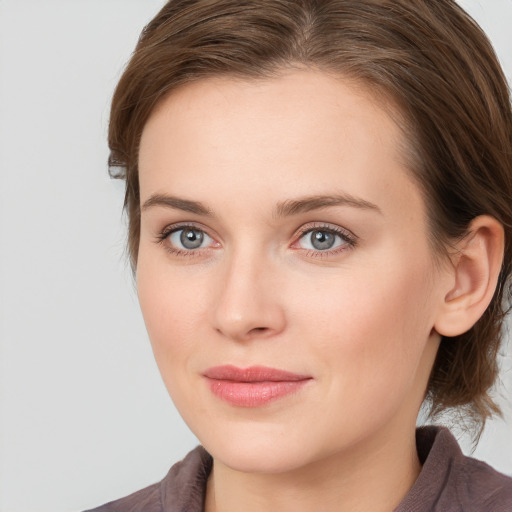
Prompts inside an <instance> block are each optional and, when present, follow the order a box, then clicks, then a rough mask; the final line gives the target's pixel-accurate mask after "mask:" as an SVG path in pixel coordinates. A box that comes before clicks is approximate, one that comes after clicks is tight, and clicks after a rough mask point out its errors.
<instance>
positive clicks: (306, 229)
mask: <svg viewBox="0 0 512 512" xmlns="http://www.w3.org/2000/svg"><path fill="white" fill-rule="evenodd" d="M186 229H191V230H197V231H201V232H203V233H204V234H206V235H207V236H208V237H210V235H208V233H207V231H206V230H205V229H204V228H202V227H201V226H198V225H196V224H191V223H189V224H178V225H176V224H173V225H171V226H167V227H166V228H164V229H163V230H162V231H161V232H160V233H159V234H158V235H157V239H156V243H158V244H161V245H163V246H164V247H165V249H166V251H167V252H169V253H170V254H172V255H173V256H178V257H181V256H185V257H194V256H199V255H200V254H201V252H202V249H206V247H203V248H198V249H195V250H194V249H178V248H176V247H173V246H171V245H170V244H166V243H165V242H166V240H168V238H169V236H170V235H172V234H173V233H176V232H178V231H182V230H186ZM314 231H323V232H326V233H330V234H333V235H336V236H338V237H339V238H341V240H342V241H343V242H344V243H343V244H342V245H341V246H339V247H336V248H335V249H326V250H324V251H322V250H313V249H305V251H306V252H305V255H306V257H313V258H322V257H327V256H335V255H337V254H339V253H341V252H343V251H346V250H350V249H353V248H354V247H355V246H356V245H357V237H356V236H355V235H354V234H353V233H352V232H350V231H349V230H347V229H344V228H341V227H339V226H336V225H331V224H329V225H328V224H322V223H312V224H307V225H306V226H303V227H302V228H301V229H300V230H299V232H298V233H297V234H295V235H294V237H293V238H294V239H295V242H294V243H293V244H292V247H293V246H294V245H296V244H297V243H298V242H299V241H300V240H301V239H302V238H303V237H305V236H306V235H307V234H309V233H312V232H314ZM210 238H212V239H213V240H214V238H213V237H210ZM299 249H300V248H299Z"/></svg>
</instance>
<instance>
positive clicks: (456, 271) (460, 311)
mask: <svg viewBox="0 0 512 512" xmlns="http://www.w3.org/2000/svg"><path fill="white" fill-rule="evenodd" d="M504 243H505V242H504V231H503V226H502V225H501V224H500V223H499V222H498V221H497V220H496V219H495V218H493V217H490V216H488V215H481V216H479V217H476V218H475V219H474V220H473V221H472V222H471V224H470V226H469V230H468V234H467V236H465V237H464V238H463V239H462V240H461V241H460V242H458V243H457V245H456V249H457V252H456V253H455V254H454V255H453V257H452V267H451V268H450V272H451V273H452V274H451V278H452V279H451V284H450V287H449V289H448V290H447V291H446V293H445V295H444V299H443V303H442V305H441V309H440V311H439V314H438V317H437V319H436V322H435V325H434V328H435V330H436V331H437V332H438V333H439V334H441V335H442V336H449V337H452V336H458V335H460V334H463V333H465V332H466V331H468V330H469V329H471V327H473V325H474V324H475V323H476V322H477V321H478V319H479V318H480V317H481V316H482V315H483V313H484V311H485V310H486V309H487V306H488V305H489V303H490V302H491V299H492V297H493V295H494V291H495V290H496V285H497V282H498V277H499V273H500V270H501V266H502V262H503V251H504Z"/></svg>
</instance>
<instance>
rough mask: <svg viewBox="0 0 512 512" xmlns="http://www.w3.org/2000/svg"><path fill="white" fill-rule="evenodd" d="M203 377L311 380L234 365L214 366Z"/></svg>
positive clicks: (266, 369)
mask: <svg viewBox="0 0 512 512" xmlns="http://www.w3.org/2000/svg"><path fill="white" fill-rule="evenodd" d="M203 375H204V376H205V377H208V378H209V379H215V380H228V381H232V382H283V381H288V382H290V381H291V382H294V381H300V380H307V379H311V376H309V375H302V374H298V373H292V372H288V371H286V370H279V369H277V368H269V367H267V366H250V367H249V368H238V367H236V366H232V365H224V366H214V367H212V368H209V369H208V370H206V371H205V372H204V373H203Z"/></svg>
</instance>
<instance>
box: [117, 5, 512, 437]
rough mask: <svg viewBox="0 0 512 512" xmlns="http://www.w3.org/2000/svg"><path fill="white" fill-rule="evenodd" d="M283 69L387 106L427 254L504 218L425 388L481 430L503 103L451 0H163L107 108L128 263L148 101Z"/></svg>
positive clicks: (511, 240) (490, 343)
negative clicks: (485, 280)
mask: <svg viewBox="0 0 512 512" xmlns="http://www.w3.org/2000/svg"><path fill="white" fill-rule="evenodd" d="M294 66H300V67H307V68H312V69H318V70H322V71H325V72H328V73H334V74H336V75H338V76H345V77H350V78H353V79H356V80H359V81H361V82H362V83H364V84H366V85H367V86H369V87H370V90H373V91H375V92H376V93H384V95H385V97H387V98H389V99H391V100H392V102H393V104H395V105H397V106H398V110H399V114H400V116H401V119H402V121H403V125H402V130H403V131H404V133H405V134H406V138H407V141H408V143H409V145H410V149H411V151H410V154H411V159H410V160H411V161H410V168H411V169H410V170H411V173H412V175H413V176H414V178H415V179H416V180H417V182H418V183H419V186H420V188H421V190H422V191H423V194H424V197H425V201H426V204H427V205H428V211H429V220H430V236H431V239H432V241H433V243H434V244H435V246H436V248H437V249H443V248H446V247H447V246H448V244H449V241H450V240H452V241H453V239H457V238H459V237H462V236H463V235H464V234H465V233H466V230H467V227H468V225H469V223H470V221H471V220H472V219H474V218H475V217H476V216H478V215H481V214H488V215H491V216H493V217H495V218H496V219H497V220H498V221H499V222H501V223H502V224H503V226H504V228H505V258H504V263H503V267H502V269H501V274H500V277H499V283H498V286H497V289H496V292H495V295H494V297H493V299H492V302H491V304H490V306H489V308H488V309H487V310H486V312H485V313H484V315H483V316H482V318H481V319H480V320H479V321H478V322H477V323H476V325H475V326H474V327H473V328H472V329H471V330H470V331H468V332H467V333H465V334H462V335H460V336H457V337H454V338H450V339H443V340H442V342H441V345H440V349H439V352H438V355H437V359H436V362H435V364H434V368H433V370H432V374H431V378H430V381H429V385H428V390H427V400H428V401H429V402H430V405H431V411H432V412H433V413H434V414H437V413H439V412H441V411H443V410H445V409H447V408H452V407H462V408H463V410H464V411H465V412H466V413H467V414H468V415H469V416H468V417H469V418H470V419H472V420H474V421H476V423H477V425H478V426H480V427H483V425H484V423H485V420H486V419H487V418H488V417H489V416H490V415H492V414H493V413H498V412H499V409H498V407H497V405H496V404H495V403H494V401H493V400H492V398H491V396H490V393H489V391H490V389H491V387H492V385H493V383H494V382H495V380H496V377H497V374H498V368H497V354H498V349H499V346H500V341H501V337H502V333H501V332H500V331H501V329H502V327H503V325H504V317H505V314H506V307H507V304H509V303H510V297H511V294H512V290H511V287H510V274H511V266H512V111H511V103H510V97H509V92H508V88H507V84H506V80H505V78H504V76H503V72H502V70H501V68H500V66H499V64H498V61H497V58H496V56H495V54H494V51H493V49H492V47H491V45H490V43H489V41H488V39H487V37H486V36H485V34H484V33H483V32H482V30H481V29H480V28H479V27H478V25H477V24H476V23H475V22H474V21H473V20H472V19H471V18H470V17H469V16H468V15H467V14H466V13H465V12H464V11H463V10H462V9H461V8H460V7H459V6H458V5H457V4H456V3H455V2H454V1H453V0H171V1H169V2H168V3H167V4H166V5H165V6H164V7H163V9H162V10H161V11H160V12H159V13H158V14H157V16H156V17H155V18H154V19H153V20H152V21H151V22H150V23H149V24H148V25H147V26H146V27H145V29H144V31H143V32H142V34H141V37H140V39H139V42H138V44H137V47H136V49H135V52H134V54H133V56H132V58H131V60H130V62H129V63H128V66H127V68H126V70H125V71H124V74H123V76H122V77H121V79H120V81H119V84H118V86H117V89H116V92H115V94H114V98H113V102H112V111H111V118H110V129H109V145H110V149H111V156H110V161H109V164H110V169H111V174H112V175H115V176H116V177H123V178H125V179H126V197H125V207H126V209H127V211H128V217H129V237H128V249H129V253H130V257H131V262H132V266H133V268H134V269H135V267H136V263H137V252H138V244H139V229H140V210H139V207H140V205H139V200H140V198H139V182H138V167H137V164H138V145H139V140H140V136H141V133H142V129H143V127H144V125H145V123H146V121H147V119H148V117H149V115H150V114H151V112H152V111H153V109H154V107H155V105H156V104H157V103H158V102H159V101H161V100H162V98H163V97H165V96H166V95H167V94H168V93H169V92H170V91H173V90H175V89H176V87H178V86H179V85H182V84H186V83H189V82H192V81H197V80H201V79H202V78H205V77H210V76H216V75H231V76H236V77H242V78H248V79H251V78H258V77H271V76H275V75H277V74H279V72H280V71H282V70H283V69H286V68H291V67H294Z"/></svg>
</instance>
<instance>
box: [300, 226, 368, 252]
mask: <svg viewBox="0 0 512 512" xmlns="http://www.w3.org/2000/svg"><path fill="white" fill-rule="evenodd" d="M312 231H327V232H329V233H334V234H335V235H337V236H339V237H340V238H341V239H342V240H343V241H344V242H345V244H344V245H343V246H341V247H336V248H334V249H326V250H324V251H322V250H318V249H317V250H312V249H303V248H301V247H294V246H296V244H298V242H299V240H301V239H302V238H303V237H304V236H305V235H307V234H308V233H311V232H312ZM293 240H294V242H293V243H292V248H296V249H299V250H300V249H302V250H305V251H308V252H311V253H315V255H325V256H327V255H333V254H337V253H338V252H341V251H345V250H347V249H351V248H353V247H355V246H356V244H357V241H358V237H357V236H356V235H355V234H354V233H352V231H350V230H349V229H346V228H344V227H341V226H339V225H337V224H330V223H326V222H311V223H308V224H305V225H303V226H301V227H300V228H299V230H298V231H297V232H296V233H295V234H294V236H293Z"/></svg>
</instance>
